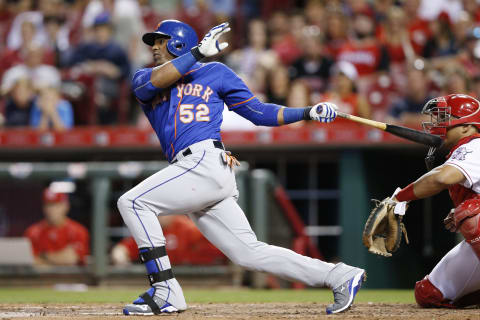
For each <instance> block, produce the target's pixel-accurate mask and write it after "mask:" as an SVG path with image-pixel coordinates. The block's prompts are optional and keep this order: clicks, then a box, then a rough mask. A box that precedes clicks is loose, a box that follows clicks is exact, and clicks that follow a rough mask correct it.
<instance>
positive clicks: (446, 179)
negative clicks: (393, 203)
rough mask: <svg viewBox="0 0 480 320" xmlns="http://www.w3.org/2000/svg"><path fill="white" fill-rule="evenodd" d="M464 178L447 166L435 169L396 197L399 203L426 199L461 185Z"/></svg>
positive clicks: (456, 170)
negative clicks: (455, 185)
mask: <svg viewBox="0 0 480 320" xmlns="http://www.w3.org/2000/svg"><path fill="white" fill-rule="evenodd" d="M464 179H465V177H464V176H463V174H462V173H461V172H460V171H459V170H458V169H456V168H454V167H452V166H448V165H443V166H440V167H437V168H435V169H433V170H431V171H430V172H428V173H426V174H424V175H423V176H421V177H420V178H419V179H418V180H417V181H415V182H413V183H411V184H410V185H408V186H407V187H405V188H403V189H402V190H401V191H400V192H399V193H398V194H397V196H396V198H397V200H399V201H411V200H416V199H423V198H428V197H431V196H433V195H436V194H437V193H439V192H441V191H442V190H445V189H447V188H448V187H449V186H451V185H454V184H457V183H461V182H462V181H463V180H464Z"/></svg>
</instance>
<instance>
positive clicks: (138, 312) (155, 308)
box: [123, 288, 180, 316]
mask: <svg viewBox="0 0 480 320" xmlns="http://www.w3.org/2000/svg"><path fill="white" fill-rule="evenodd" d="M174 312H180V310H178V309H177V308H175V307H174V306H172V305H171V304H170V303H168V302H165V301H164V300H162V299H160V298H159V297H157V296H155V289H154V288H150V290H148V291H147V292H145V293H144V294H142V295H141V296H140V297H139V298H138V299H137V300H135V301H134V302H133V303H132V304H127V305H126V306H125V308H123V314H124V315H126V316H153V315H156V314H161V313H174Z"/></svg>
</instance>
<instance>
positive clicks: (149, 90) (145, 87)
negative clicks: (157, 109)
mask: <svg viewBox="0 0 480 320" xmlns="http://www.w3.org/2000/svg"><path fill="white" fill-rule="evenodd" d="M152 70H153V69H151V68H146V69H140V70H137V72H135V75H134V76H133V80H132V89H133V93H134V94H135V97H137V99H139V100H140V102H142V103H147V102H149V101H152V100H153V98H155V96H156V95H157V93H158V92H159V90H160V88H157V87H155V86H154V85H153V84H152V83H151V82H150V77H151V75H152Z"/></svg>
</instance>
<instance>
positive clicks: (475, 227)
mask: <svg viewBox="0 0 480 320" xmlns="http://www.w3.org/2000/svg"><path fill="white" fill-rule="evenodd" d="M453 218H454V220H455V226H456V228H457V230H458V231H460V232H461V234H462V235H463V237H464V238H465V241H466V242H467V243H468V244H470V246H471V247H472V249H473V251H474V252H475V254H476V255H477V257H478V258H479V259H480V199H470V200H465V201H464V202H462V203H461V204H460V205H459V206H458V207H457V208H455V213H454V215H453Z"/></svg>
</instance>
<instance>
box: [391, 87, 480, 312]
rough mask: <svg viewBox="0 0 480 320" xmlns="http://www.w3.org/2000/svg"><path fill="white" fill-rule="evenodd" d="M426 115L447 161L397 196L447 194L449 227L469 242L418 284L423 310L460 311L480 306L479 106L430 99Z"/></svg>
mask: <svg viewBox="0 0 480 320" xmlns="http://www.w3.org/2000/svg"><path fill="white" fill-rule="evenodd" d="M423 112H424V113H425V114H430V115H431V116H432V121H431V122H428V123H424V126H425V127H426V129H428V131H430V133H432V134H437V135H440V136H441V137H442V138H444V145H445V146H446V147H448V148H450V153H449V154H448V156H447V161H446V162H445V163H444V164H443V165H441V166H439V167H437V168H434V169H433V170H431V171H430V172H428V173H427V174H425V175H423V176H422V177H420V178H419V179H418V180H417V181H415V182H413V183H411V184H410V185H408V186H407V187H406V188H404V189H402V190H401V191H400V192H399V193H397V194H396V200H397V201H400V202H403V201H412V200H416V199H422V198H426V197H430V196H433V195H435V194H437V193H439V192H440V191H442V190H444V189H447V188H448V191H449V193H450V197H451V199H452V201H453V204H454V206H455V208H454V209H452V210H451V211H450V213H449V214H448V216H447V217H446V218H445V220H444V223H445V227H446V228H447V229H448V230H450V231H457V232H460V233H461V234H462V235H463V236H464V238H465V240H463V241H462V242H460V243H459V244H458V245H457V246H455V247H454V248H453V249H452V250H450V252H448V253H447V254H446V255H445V256H444V257H443V258H442V260H441V261H440V262H439V263H438V264H437V265H436V266H435V268H434V269H433V270H432V272H431V273H430V274H429V275H427V276H426V277H425V278H424V279H423V280H421V281H418V282H417V283H416V285H415V299H416V300H417V303H418V304H419V305H420V306H422V307H447V308H458V307H465V306H469V305H474V304H478V303H479V301H480V260H479V259H480V102H479V101H478V100H476V99H474V98H472V97H470V96H467V95H464V94H451V95H448V96H445V97H438V98H435V99H432V100H430V101H429V102H428V103H427V104H426V105H425V107H424V109H423Z"/></svg>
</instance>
